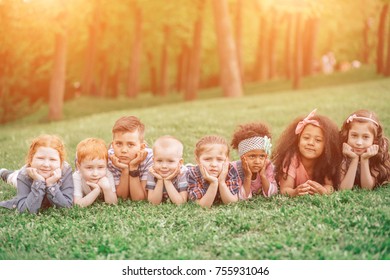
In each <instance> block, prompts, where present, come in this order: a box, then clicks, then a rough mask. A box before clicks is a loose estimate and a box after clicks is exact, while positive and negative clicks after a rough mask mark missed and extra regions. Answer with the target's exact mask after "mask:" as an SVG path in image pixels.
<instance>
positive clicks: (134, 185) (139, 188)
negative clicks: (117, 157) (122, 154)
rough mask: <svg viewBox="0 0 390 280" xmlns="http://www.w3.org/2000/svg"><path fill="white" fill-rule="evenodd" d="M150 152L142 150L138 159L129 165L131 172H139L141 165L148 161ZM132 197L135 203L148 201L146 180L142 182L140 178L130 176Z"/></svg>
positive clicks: (138, 154) (137, 156)
mask: <svg viewBox="0 0 390 280" xmlns="http://www.w3.org/2000/svg"><path fill="white" fill-rule="evenodd" d="M147 155H148V152H147V151H146V150H145V149H142V150H140V151H139V152H138V153H137V155H136V157H135V158H134V159H133V160H132V161H131V162H130V163H129V171H130V172H134V171H137V170H139V165H140V164H141V162H142V161H144V160H145V159H146V157H147ZM129 187H130V197H131V199H132V200H134V201H138V200H145V199H147V194H146V189H145V187H146V180H141V178H140V174H138V176H135V177H133V176H129Z"/></svg>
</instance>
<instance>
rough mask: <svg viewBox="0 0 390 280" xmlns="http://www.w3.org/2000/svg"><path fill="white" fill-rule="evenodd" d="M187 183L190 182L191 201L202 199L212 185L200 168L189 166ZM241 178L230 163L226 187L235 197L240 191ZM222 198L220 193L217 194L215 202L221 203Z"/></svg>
mask: <svg viewBox="0 0 390 280" xmlns="http://www.w3.org/2000/svg"><path fill="white" fill-rule="evenodd" d="M187 168H188V171H187V182H188V194H189V198H190V200H193V201H195V200H198V199H201V198H202V197H203V196H204V195H205V194H206V192H207V190H208V188H209V185H210V183H209V182H207V181H206V180H205V179H203V177H202V173H201V172H200V169H199V166H198V165H196V166H194V165H193V166H191V165H187ZM239 180H240V179H239V176H238V173H237V170H236V169H235V168H234V167H233V165H231V164H230V163H229V170H228V174H227V176H226V186H227V187H228V188H229V190H230V192H231V193H232V194H233V195H237V194H238V191H239V186H240V185H239ZM220 201H221V197H220V194H219V192H218V193H217V196H216V199H215V200H214V202H220Z"/></svg>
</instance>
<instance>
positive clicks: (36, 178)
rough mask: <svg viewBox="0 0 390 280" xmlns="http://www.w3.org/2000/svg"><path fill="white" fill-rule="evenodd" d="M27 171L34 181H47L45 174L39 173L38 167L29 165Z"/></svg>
mask: <svg viewBox="0 0 390 280" xmlns="http://www.w3.org/2000/svg"><path fill="white" fill-rule="evenodd" d="M26 171H27V174H28V176H30V178H31V179H33V180H34V181H42V182H45V178H43V176H42V175H40V174H39V173H38V170H37V169H36V168H33V167H28V168H26Z"/></svg>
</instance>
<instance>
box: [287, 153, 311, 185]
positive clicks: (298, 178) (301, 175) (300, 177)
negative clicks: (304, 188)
mask: <svg viewBox="0 0 390 280" xmlns="http://www.w3.org/2000/svg"><path fill="white" fill-rule="evenodd" d="M286 170H287V168H283V172H284V173H286ZM287 175H289V176H291V177H292V178H293V179H294V188H295V187H297V186H299V185H301V184H303V183H305V182H306V181H307V180H310V178H309V175H308V174H307V171H306V169H305V167H304V166H303V164H302V163H301V162H299V160H298V157H297V155H294V157H293V158H292V159H291V163H290V166H289V169H288V173H287Z"/></svg>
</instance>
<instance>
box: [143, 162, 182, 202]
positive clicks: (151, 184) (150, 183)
mask: <svg viewBox="0 0 390 280" xmlns="http://www.w3.org/2000/svg"><path fill="white" fill-rule="evenodd" d="M186 175H187V167H185V166H182V167H181V169H180V174H179V175H177V176H176V177H175V178H174V179H173V180H172V185H173V186H174V187H175V189H176V190H177V191H178V192H186V191H187V187H188V183H187V176H186ZM156 183H157V179H156V178H155V177H154V176H153V174H152V173H151V172H148V179H147V181H146V189H147V190H154V189H155V188H156ZM168 198H169V195H168V192H167V191H166V189H165V186H164V187H163V201H165V200H167V199H168Z"/></svg>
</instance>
